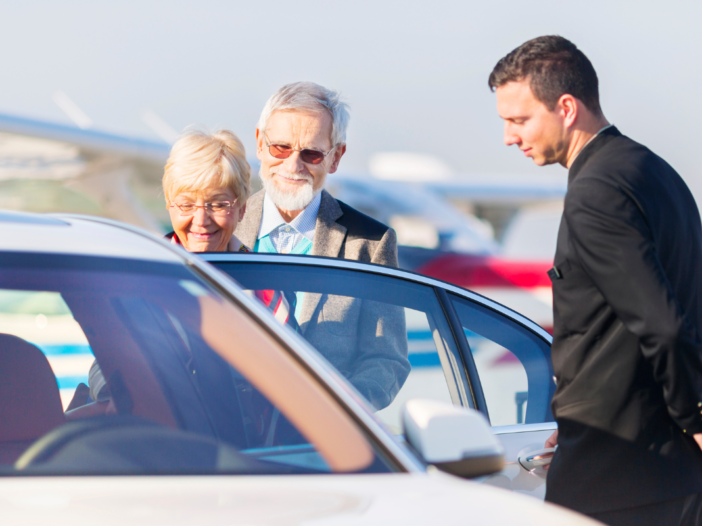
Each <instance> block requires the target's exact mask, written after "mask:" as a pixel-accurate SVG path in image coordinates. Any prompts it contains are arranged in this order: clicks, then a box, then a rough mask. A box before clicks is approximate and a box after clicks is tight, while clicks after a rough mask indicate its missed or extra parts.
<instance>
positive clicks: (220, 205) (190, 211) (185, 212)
mask: <svg viewBox="0 0 702 526" xmlns="http://www.w3.org/2000/svg"><path fill="white" fill-rule="evenodd" d="M235 204H236V201H214V202H212V203H205V204H204V205H195V204H193V203H173V204H172V205H170V206H171V208H173V207H176V208H177V209H178V210H180V215H182V216H191V215H194V214H195V212H196V211H197V209H198V208H203V209H204V210H205V212H206V213H207V214H210V215H214V216H226V215H227V214H229V211H230V210H231V209H232V207H233V206H234V205H235Z"/></svg>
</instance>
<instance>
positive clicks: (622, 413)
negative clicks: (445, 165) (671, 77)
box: [546, 127, 702, 513]
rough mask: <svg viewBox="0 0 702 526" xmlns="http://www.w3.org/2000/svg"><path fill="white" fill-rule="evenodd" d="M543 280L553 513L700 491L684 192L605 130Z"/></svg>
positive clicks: (574, 192) (698, 267)
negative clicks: (549, 340)
mask: <svg viewBox="0 0 702 526" xmlns="http://www.w3.org/2000/svg"><path fill="white" fill-rule="evenodd" d="M549 275H550V276H551V279H552V281H553V310H554V338H553V347H552V359H553V368H554V371H555V374H556V378H557V383H558V385H557V389H556V393H555V395H554V397H553V414H554V415H555V416H556V419H557V421H558V425H559V448H558V451H557V453H556V455H555V457H554V460H553V463H552V466H551V469H550V470H549V474H548V484H547V487H548V489H547V494H546V498H547V500H549V501H552V502H556V503H559V504H562V505H564V506H567V507H570V508H573V509H576V510H579V511H582V512H585V513H590V512H597V511H606V510H613V509H622V508H629V507H635V506H640V505H645V504H650V503H654V502H658V501H664V500H669V499H673V498H677V497H682V496H684V495H688V494H692V493H696V492H700V491H702V452H701V451H700V449H699V448H698V447H697V445H696V444H695V442H694V440H693V439H692V434H693V433H700V432H702V337H701V334H700V333H701V331H702V226H701V224H700V216H699V212H698V210H697V205H696V204H695V201H694V199H693V197H692V195H691V193H690V191H689V189H688V188H687V186H686V185H685V183H684V182H683V180H682V179H681V178H680V176H679V175H678V174H677V173H676V172H675V170H673V168H671V167H670V165H668V164H667V163H666V162H665V161H664V160H663V159H661V158H660V157H658V156H657V155H655V154H654V153H653V152H651V151H650V150H649V149H648V148H646V147H644V146H642V145H640V144H638V143H636V142H634V141H632V140H631V139H629V138H627V137H625V136H624V135H622V134H621V133H620V132H619V131H618V130H617V129H616V128H614V127H611V128H608V129H606V130H604V131H603V132H602V133H600V134H599V135H598V136H597V137H596V138H595V139H594V140H593V141H591V142H590V143H589V144H588V145H587V146H586V147H585V148H583V150H582V151H581V152H580V155H578V157H577V158H576V160H575V162H574V163H573V165H572V166H571V168H570V171H569V174H568V193H567V195H566V199H565V209H564V213H563V218H562V220H561V226H560V230H559V233H558V245H557V249H556V257H555V266H554V269H552V270H551V272H550V273H549Z"/></svg>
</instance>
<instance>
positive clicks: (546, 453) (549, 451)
mask: <svg viewBox="0 0 702 526" xmlns="http://www.w3.org/2000/svg"><path fill="white" fill-rule="evenodd" d="M557 447H558V446H556V447H547V448H545V449H540V450H538V451H532V452H530V453H525V454H524V455H520V456H519V458H517V460H518V461H519V463H520V464H521V466H522V467H523V468H524V469H526V470H527V471H533V470H535V469H536V468H540V467H543V466H545V465H547V464H550V463H551V460H552V459H553V454H554V453H555V451H556V448H557Z"/></svg>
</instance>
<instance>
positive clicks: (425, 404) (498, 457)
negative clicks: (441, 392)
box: [402, 399, 505, 478]
mask: <svg viewBox="0 0 702 526" xmlns="http://www.w3.org/2000/svg"><path fill="white" fill-rule="evenodd" d="M402 424H403V426H404V429H405V437H406V440H407V442H409V444H410V445H411V446H412V447H413V448H414V449H415V450H416V451H417V452H418V453H419V454H420V455H421V456H422V458H423V459H424V460H425V461H426V462H427V463H428V464H432V465H434V466H436V467H437V468H439V469H440V470H442V471H446V472H447V473H451V474H453V475H457V476H459V477H464V478H472V477H480V476H482V475H489V474H491V473H496V472H498V471H501V470H502V468H503V467H504V464H505V461H504V448H503V447H502V444H501V443H500V441H499V440H498V439H497V437H495V435H494V434H493V433H492V429H491V428H490V424H489V422H488V421H487V419H486V418H485V417H484V416H483V415H482V414H481V413H479V412H478V411H475V410H474V409H467V408H463V407H457V406H454V405H451V404H449V403H446V402H438V401H436V400H421V399H413V400H409V401H408V402H407V403H406V404H405V406H404V408H403V410H402Z"/></svg>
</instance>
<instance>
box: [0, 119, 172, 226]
mask: <svg viewBox="0 0 702 526" xmlns="http://www.w3.org/2000/svg"><path fill="white" fill-rule="evenodd" d="M169 151H170V145H168V144H166V143H165V142H159V141H150V140H148V139H139V138H131V137H124V136H120V135H116V134H111V133H107V132H102V131H96V130H84V129H81V128H78V127H76V126H71V125H65V124H59V123H53V122H48V121H42V120H36V119H29V118H25V117H18V116H14V115H7V114H0V190H1V191H0V208H10V209H21V210H28V211H36V212H67V211H68V212H81V213H89V214H95V215H102V216H106V217H111V218H113V219H118V220H121V221H125V222H129V223H132V224H136V225H139V226H142V227H145V228H148V229H150V230H153V231H156V232H162V231H163V230H164V224H163V223H164V222H165V221H167V217H166V215H167V214H166V213H165V212H166V211H165V207H164V206H163V200H162V199H160V200H159V199H153V198H152V197H151V198H150V197H149V196H154V195H156V196H158V195H159V192H160V191H159V190H158V188H159V187H160V184H161V177H162V175H163V166H164V164H165V162H166V159H167V158H168V154H169ZM137 195H140V196H144V197H145V198H142V199H139V198H138V197H137Z"/></svg>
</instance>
